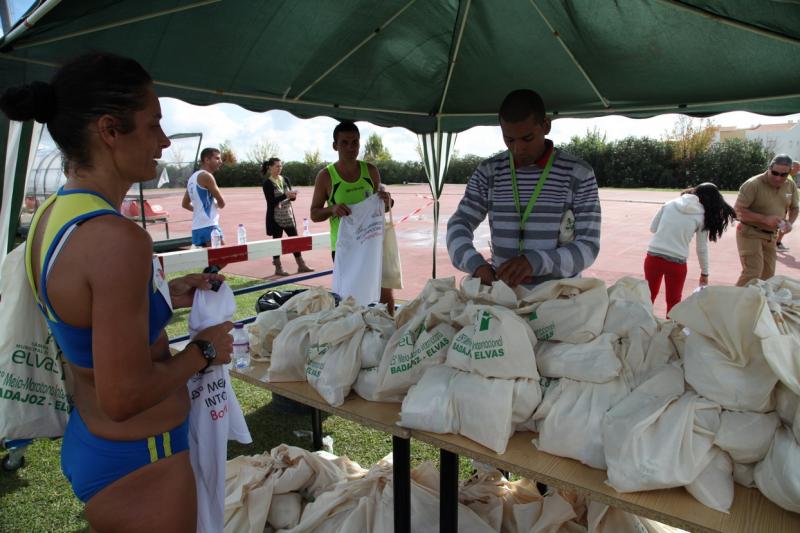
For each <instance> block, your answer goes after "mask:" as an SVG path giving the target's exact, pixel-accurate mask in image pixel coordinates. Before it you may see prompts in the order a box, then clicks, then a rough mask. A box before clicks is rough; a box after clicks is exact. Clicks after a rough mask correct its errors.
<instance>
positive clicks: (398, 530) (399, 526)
mask: <svg viewBox="0 0 800 533" xmlns="http://www.w3.org/2000/svg"><path fill="white" fill-rule="evenodd" d="M392 458H393V459H392V460H393V467H392V472H393V473H392V484H393V489H394V531H395V533H408V532H409V531H411V439H404V438H402V437H395V436H392Z"/></svg>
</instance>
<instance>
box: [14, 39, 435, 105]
mask: <svg viewBox="0 0 800 533" xmlns="http://www.w3.org/2000/svg"><path fill="white" fill-rule="evenodd" d="M0 57H2V54H0ZM153 83H154V84H156V85H160V86H162V87H170V88H173V89H183V90H187V91H195V92H199V93H207V94H215V95H217V96H223V95H224V96H231V97H235V98H247V99H249V100H263V101H266V102H281V103H290V104H297V105H302V106H309V107H327V108H335V109H346V110H348V111H374V112H377V113H394V114H397V115H410V116H416V117H429V116H430V113H423V112H421V111H405V110H401V109H384V108H381V107H359V106H351V105H342V104H333V103H329V102H313V101H308V100H293V99H289V100H287V99H285V98H279V97H275V96H262V95H257V94H248V93H239V92H229V91H223V90H221V89H204V88H202V87H194V86H192V85H182V84H179V83H171V82H168V81H160V80H155V81H153ZM234 103H235V102H234Z"/></svg>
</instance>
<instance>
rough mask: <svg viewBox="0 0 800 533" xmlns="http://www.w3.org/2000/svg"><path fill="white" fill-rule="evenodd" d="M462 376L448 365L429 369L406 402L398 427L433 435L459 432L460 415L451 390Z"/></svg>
mask: <svg viewBox="0 0 800 533" xmlns="http://www.w3.org/2000/svg"><path fill="white" fill-rule="evenodd" d="M458 374H460V372H459V371H458V370H456V369H454V368H450V367H449V366H445V365H439V366H432V367H430V368H428V369H427V370H426V371H425V373H424V374H423V375H422V378H421V379H420V380H419V383H417V384H416V385H414V386H412V387H411V388H410V389H409V390H408V394H406V397H405V399H403V405H402V407H401V409H400V421H399V422H398V425H400V426H402V427H406V428H410V429H419V430H422V431H431V432H433V433H458V430H459V427H460V426H459V419H458V412H457V411H456V407H455V403H454V401H453V394H452V391H451V387H452V382H453V379H454V378H455V376H456V375H458Z"/></svg>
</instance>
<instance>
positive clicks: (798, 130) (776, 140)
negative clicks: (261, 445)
mask: <svg viewBox="0 0 800 533" xmlns="http://www.w3.org/2000/svg"><path fill="white" fill-rule="evenodd" d="M725 139H746V140H748V141H755V140H759V141H761V142H762V143H764V146H765V147H766V148H767V150H770V151H771V152H773V153H776V154H789V155H790V156H792V157H793V158H796V159H800V121H792V120H790V121H789V122H784V123H781V124H759V125H758V126H752V127H749V128H736V127H728V126H720V127H718V128H717V133H716V135H715V136H714V142H721V141H724V140H725Z"/></svg>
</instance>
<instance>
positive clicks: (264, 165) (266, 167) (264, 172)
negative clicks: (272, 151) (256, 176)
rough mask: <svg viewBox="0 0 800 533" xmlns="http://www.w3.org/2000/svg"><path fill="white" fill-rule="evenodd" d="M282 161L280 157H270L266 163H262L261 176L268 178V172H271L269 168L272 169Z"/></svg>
mask: <svg viewBox="0 0 800 533" xmlns="http://www.w3.org/2000/svg"><path fill="white" fill-rule="evenodd" d="M280 160H281V158H280V157H270V158H269V159H267V160H266V161H264V162H263V163H261V175H262V176H266V175H267V171H268V170H269V167H271V166H272V165H274V164H275V163H277V162H278V161H280Z"/></svg>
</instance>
